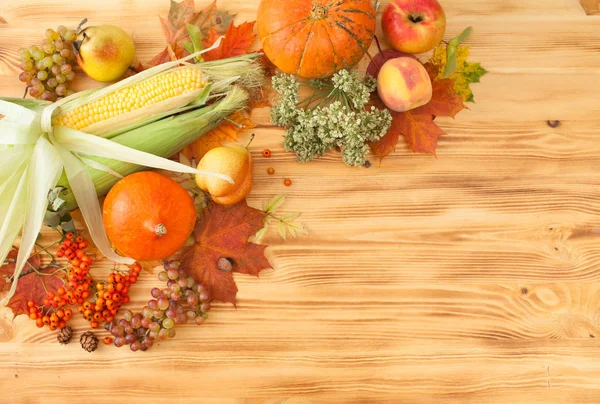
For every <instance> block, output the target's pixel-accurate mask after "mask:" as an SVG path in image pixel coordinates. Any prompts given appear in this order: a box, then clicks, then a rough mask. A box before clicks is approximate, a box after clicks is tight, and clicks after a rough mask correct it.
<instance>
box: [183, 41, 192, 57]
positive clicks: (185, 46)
mask: <svg viewBox="0 0 600 404" xmlns="http://www.w3.org/2000/svg"><path fill="white" fill-rule="evenodd" d="M182 45H183V49H185V50H186V51H187V52H188V53H189V54H190V55H191V54H192V53H194V44H193V43H192V42H191V41H185V42H184V43H182Z"/></svg>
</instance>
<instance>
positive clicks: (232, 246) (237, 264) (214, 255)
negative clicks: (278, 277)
mask: <svg viewBox="0 0 600 404" xmlns="http://www.w3.org/2000/svg"><path fill="white" fill-rule="evenodd" d="M264 218H265V213H264V212H261V211H260V210H257V209H254V208H250V207H248V205H247V204H246V201H245V200H243V201H241V202H239V203H237V204H235V205H233V206H223V205H218V204H216V203H212V204H210V205H209V206H208V207H207V208H206V209H204V211H203V212H202V216H201V218H200V220H198V222H197V224H196V228H195V229H194V238H195V239H196V244H195V245H194V246H193V247H191V248H190V250H188V251H187V252H186V253H185V254H184V255H183V257H182V266H183V268H185V270H186V272H187V273H188V274H189V275H191V276H193V277H194V278H195V279H196V280H197V281H198V282H200V283H201V284H202V285H203V286H204V287H205V288H207V289H208V291H209V292H210V295H211V298H212V300H218V301H222V302H229V303H233V304H234V305H235V304H236V294H237V291H238V288H237V286H236V285H235V281H234V279H233V275H232V273H231V272H225V271H221V270H219V269H218V266H217V263H218V261H219V259H221V258H228V259H229V260H231V262H232V263H233V269H232V271H236V272H239V273H243V274H250V275H255V276H258V274H259V272H260V271H261V270H263V269H266V268H271V265H270V264H269V261H268V260H267V258H266V257H265V255H264V251H265V248H267V246H265V245H259V244H254V243H250V242H248V238H249V237H251V236H252V235H254V234H255V233H256V232H257V231H258V230H259V229H260V228H261V227H262V225H263V219H264Z"/></svg>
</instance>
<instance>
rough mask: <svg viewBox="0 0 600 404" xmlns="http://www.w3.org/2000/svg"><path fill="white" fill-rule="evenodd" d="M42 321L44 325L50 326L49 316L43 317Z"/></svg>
mask: <svg viewBox="0 0 600 404" xmlns="http://www.w3.org/2000/svg"><path fill="white" fill-rule="evenodd" d="M42 321H43V322H44V324H46V325H48V324H50V317H48V316H47V315H46V316H44V317H42Z"/></svg>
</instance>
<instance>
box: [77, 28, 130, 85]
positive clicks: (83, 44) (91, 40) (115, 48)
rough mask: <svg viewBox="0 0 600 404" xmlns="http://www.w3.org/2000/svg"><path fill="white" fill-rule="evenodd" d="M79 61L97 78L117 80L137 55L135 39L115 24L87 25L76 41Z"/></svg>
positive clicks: (85, 69) (89, 73) (85, 70)
mask: <svg viewBox="0 0 600 404" xmlns="http://www.w3.org/2000/svg"><path fill="white" fill-rule="evenodd" d="M74 46H75V50H76V51H77V63H79V66H80V67H81V68H82V69H83V71H84V72H85V73H86V74H87V75H88V76H90V77H91V78H92V79H94V80H97V81H103V82H104V81H114V80H117V79H118V78H120V77H121V76H123V74H125V72H126V71H127V69H128V68H129V66H130V65H131V63H133V59H134V57H135V47H134V46H133V40H132V39H131V36H129V35H128V34H127V33H126V32H125V31H123V30H122V29H121V28H119V27H116V26H114V25H99V26H97V27H87V28H85V29H84V30H82V31H81V32H80V33H79V36H78V37H77V41H76V42H75V43H74Z"/></svg>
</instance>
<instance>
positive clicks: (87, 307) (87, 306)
mask: <svg viewBox="0 0 600 404" xmlns="http://www.w3.org/2000/svg"><path fill="white" fill-rule="evenodd" d="M83 307H84V308H86V309H89V308H90V307H92V302H85V303H83Z"/></svg>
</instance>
